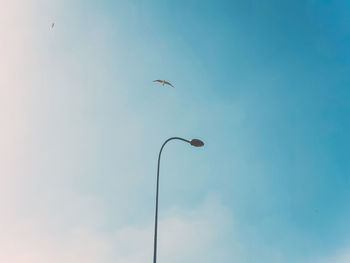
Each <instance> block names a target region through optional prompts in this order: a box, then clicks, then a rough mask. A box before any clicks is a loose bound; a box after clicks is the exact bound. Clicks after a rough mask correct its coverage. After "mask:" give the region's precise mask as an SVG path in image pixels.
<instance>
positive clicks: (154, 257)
mask: <svg viewBox="0 0 350 263" xmlns="http://www.w3.org/2000/svg"><path fill="white" fill-rule="evenodd" d="M171 140H181V141H184V142H187V143H191V142H190V141H188V140H186V139H183V138H180V137H171V138H169V139H167V140H166V141H165V142H164V143H163V145H162V147H161V148H160V151H159V156H158V168H157V189H156V213H155V219H154V251H153V263H157V228H158V193H159V167H160V156H161V155H162V151H163V148H164V146H165V144H167V142H169V141H171Z"/></svg>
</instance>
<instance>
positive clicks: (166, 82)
mask: <svg viewBox="0 0 350 263" xmlns="http://www.w3.org/2000/svg"><path fill="white" fill-rule="evenodd" d="M164 83H165V84H168V85H169V86H172V87H173V88H175V87H174V86H173V85H172V84H171V83H170V82H168V81H164Z"/></svg>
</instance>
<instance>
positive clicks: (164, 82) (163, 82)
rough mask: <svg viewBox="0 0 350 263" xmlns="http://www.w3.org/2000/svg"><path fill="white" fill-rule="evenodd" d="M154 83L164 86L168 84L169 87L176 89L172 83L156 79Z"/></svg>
mask: <svg viewBox="0 0 350 263" xmlns="http://www.w3.org/2000/svg"><path fill="white" fill-rule="evenodd" d="M153 82H160V83H162V85H163V86H164V85H165V84H166V85H169V86H171V87H173V88H175V87H174V86H173V85H172V84H171V83H170V82H168V81H165V80H160V79H156V80H153Z"/></svg>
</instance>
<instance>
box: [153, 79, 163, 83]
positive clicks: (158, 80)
mask: <svg viewBox="0 0 350 263" xmlns="http://www.w3.org/2000/svg"><path fill="white" fill-rule="evenodd" d="M153 82H161V83H163V80H160V79H156V80H153Z"/></svg>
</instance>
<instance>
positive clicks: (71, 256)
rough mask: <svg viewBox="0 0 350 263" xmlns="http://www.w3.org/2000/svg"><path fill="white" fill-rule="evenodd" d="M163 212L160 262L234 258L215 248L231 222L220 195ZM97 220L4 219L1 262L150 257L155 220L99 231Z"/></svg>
mask: <svg viewBox="0 0 350 263" xmlns="http://www.w3.org/2000/svg"><path fill="white" fill-rule="evenodd" d="M177 213H178V215H176V214H177ZM165 214H168V215H167V216H165V218H163V219H162V220H160V223H159V239H158V242H159V247H158V252H159V254H158V255H159V257H158V258H159V262H165V261H166V262H170V263H172V262H193V261H198V262H199V261H200V262H212V259H213V258H221V259H223V258H225V259H226V260H225V262H232V254H231V253H232V252H231V251H230V250H226V251H222V250H218V249H217V246H218V244H222V243H223V240H221V238H222V237H223V236H225V235H226V234H225V232H223V231H225V230H228V229H230V228H231V226H232V224H231V218H230V216H229V214H228V213H227V211H226V209H225V207H223V206H222V205H221V204H220V203H219V202H218V201H215V200H214V201H213V200H212V199H211V200H207V201H206V202H204V203H203V204H202V205H201V206H200V207H198V208H197V209H195V210H192V211H180V210H173V211H167V212H166V213H165ZM51 216H52V217H54V216H55V215H51ZM87 221H88V220H87ZM100 223H101V222H96V221H95V222H91V221H90V222H89V223H87V224H85V225H84V224H81V225H80V226H75V227H73V228H67V229H62V226H57V228H60V229H62V232H61V233H58V234H57V233H55V232H56V231H55V229H54V228H55V226H54V225H48V224H45V222H40V221H39V222H34V221H31V222H30V223H28V222H26V221H25V220H23V221H22V222H15V223H9V222H8V223H7V225H5V227H4V225H3V224H2V227H1V235H0V247H1V253H0V262H11V263H47V262H52V263H56V262H57V263H58V262H66V263H73V262H74V263H80V262H81V263H83V262H84V263H96V262H105V263H108V262H118V263H141V262H152V252H153V225H151V226H148V227H145V228H141V227H138V226H125V227H122V228H120V229H118V230H116V231H99V230H97V228H96V226H97V225H98V224H100ZM53 233H55V234H53ZM214 248H215V250H214ZM215 253H220V254H215ZM229 258H230V260H229V261H228V259H229Z"/></svg>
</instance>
